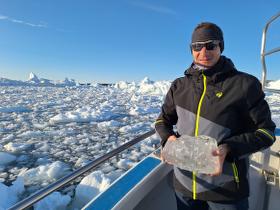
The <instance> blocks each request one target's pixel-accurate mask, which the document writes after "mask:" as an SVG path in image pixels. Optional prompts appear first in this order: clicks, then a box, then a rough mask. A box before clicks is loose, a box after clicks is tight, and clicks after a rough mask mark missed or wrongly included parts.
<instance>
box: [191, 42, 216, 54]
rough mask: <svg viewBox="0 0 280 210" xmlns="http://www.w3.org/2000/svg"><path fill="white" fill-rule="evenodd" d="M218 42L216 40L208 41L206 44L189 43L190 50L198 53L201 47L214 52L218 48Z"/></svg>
mask: <svg viewBox="0 0 280 210" xmlns="http://www.w3.org/2000/svg"><path fill="white" fill-rule="evenodd" d="M219 43H220V41H218V40H209V41H206V42H194V43H191V48H192V49H193V51H196V52H199V51H200V50H202V48H203V47H205V48H206V50H215V49H217V47H218V46H219Z"/></svg>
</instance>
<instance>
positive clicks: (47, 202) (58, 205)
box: [34, 192, 71, 210]
mask: <svg viewBox="0 0 280 210" xmlns="http://www.w3.org/2000/svg"><path fill="white" fill-rule="evenodd" d="M70 201H71V197H70V196H69V195H62V194H61V193H60V192H53V193H52V194H50V195H48V196H47V197H45V198H44V199H42V200H41V201H39V202H38V203H36V204H35V205H34V209H35V210H43V209H48V210H64V209H66V207H67V205H68V204H69V203H70Z"/></svg>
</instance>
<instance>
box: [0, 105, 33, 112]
mask: <svg viewBox="0 0 280 210" xmlns="http://www.w3.org/2000/svg"><path fill="white" fill-rule="evenodd" d="M31 111H32V110H31V109H29V108H28V107H25V106H14V107H0V112H3V113H12V112H15V113H21V112H31Z"/></svg>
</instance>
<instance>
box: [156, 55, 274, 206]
mask: <svg viewBox="0 0 280 210" xmlns="http://www.w3.org/2000/svg"><path fill="white" fill-rule="evenodd" d="M195 66H196V65H194V64H192V65H191V67H190V68H189V69H188V70H187V71H186V72H185V76H184V77H182V78H178V79H176V80H175V81H174V82H173V83H172V85H171V87H170V89H169V91H168V93H167V95H166V98H165V102H164V104H163V106H162V110H161V114H160V115H159V117H158V119H157V121H156V124H155V127H156V131H157V133H158V134H159V135H160V137H161V139H162V141H161V144H162V146H164V144H165V142H166V141H167V138H168V137H169V136H170V135H183V134H187V135H191V136H198V135H207V136H211V137H213V138H215V139H217V142H218V145H220V144H227V145H228V146H229V148H230V152H229V153H228V155H227V157H226V160H225V162H224V166H223V173H222V174H221V175H220V176H208V175H205V174H194V173H192V172H190V171H186V170H182V169H179V168H176V167H174V175H175V176H174V177H175V178H174V185H175V189H176V190H177V191H179V192H182V193H183V194H185V195H186V196H189V197H193V198H194V199H200V200H209V201H230V200H238V199H241V198H245V197H248V195H249V184H248V180H247V177H248V168H249V160H248V156H249V155H250V154H252V153H254V152H257V151H259V150H262V149H265V148H267V147H269V146H271V145H272V144H273V142H274V141H275V136H274V130H275V124H274V123H273V122H272V120H271V113H270V110H269V107H268V104H267V102H266V101H265V100H264V96H265V95H264V93H263V91H262V87H261V84H260V82H259V81H258V79H257V78H255V77H253V76H251V75H249V74H246V73H243V72H240V71H237V70H236V69H235V67H234V65H233V63H232V62H231V60H230V59H228V58H226V57H224V56H221V58H220V60H219V61H218V63H217V64H216V65H215V66H213V67H212V68H211V69H207V70H198V69H195ZM174 125H176V128H177V133H176V134H175V132H174V130H173V126H174Z"/></svg>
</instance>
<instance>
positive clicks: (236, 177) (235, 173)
mask: <svg viewBox="0 0 280 210" xmlns="http://www.w3.org/2000/svg"><path fill="white" fill-rule="evenodd" d="M231 165H232V169H233V175H234V180H235V182H236V185H237V188H239V175H238V170H237V167H236V164H235V162H233V163H232V164H231Z"/></svg>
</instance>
